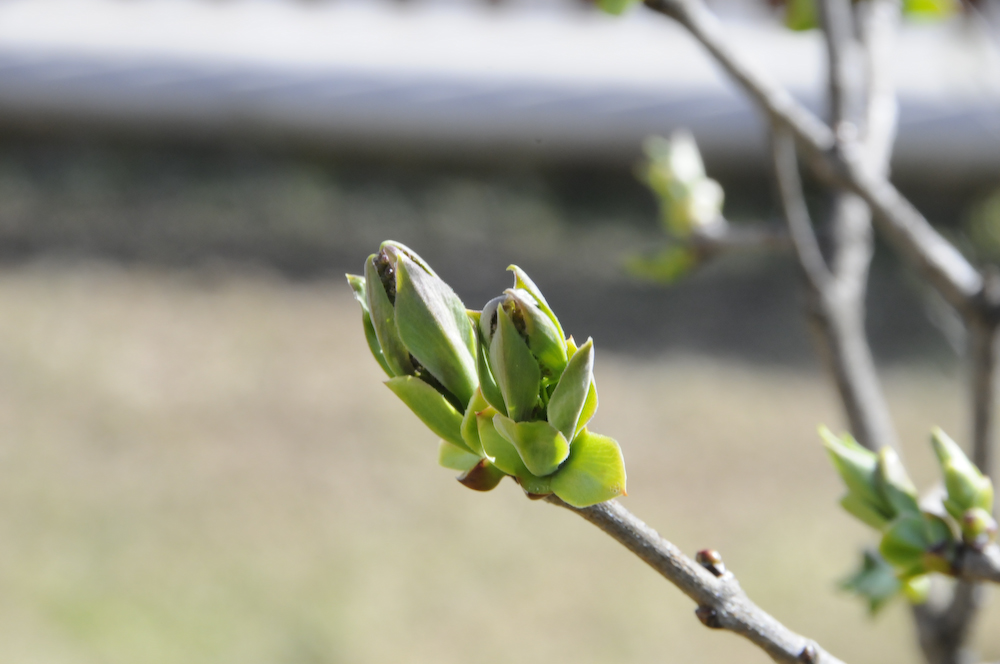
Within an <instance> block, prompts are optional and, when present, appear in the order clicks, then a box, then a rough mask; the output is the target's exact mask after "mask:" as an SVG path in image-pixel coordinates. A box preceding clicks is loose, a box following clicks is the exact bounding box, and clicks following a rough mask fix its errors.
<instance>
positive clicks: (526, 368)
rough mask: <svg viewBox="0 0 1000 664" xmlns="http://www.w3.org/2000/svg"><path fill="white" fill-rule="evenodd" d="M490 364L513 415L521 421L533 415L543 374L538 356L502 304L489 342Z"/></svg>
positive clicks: (509, 411)
mask: <svg viewBox="0 0 1000 664" xmlns="http://www.w3.org/2000/svg"><path fill="white" fill-rule="evenodd" d="M490 368H491V369H492V370H493V377H494V378H496V381H497V386H498V387H499V388H500V393H501V394H502V395H503V402H504V404H506V406H507V414H508V415H509V416H510V417H511V419H513V420H516V421H518V422H522V421H524V420H527V419H528V418H530V417H531V414H532V411H534V409H535V403H536V402H537V401H538V388H539V383H540V382H541V379H542V374H541V371H540V370H539V369H538V363H537V362H536V361H535V356H534V355H532V354H531V351H530V350H528V345H527V344H526V343H524V339H522V338H521V335H520V334H518V332H517V328H515V327H514V323H513V322H512V321H511V319H510V317H509V316H508V315H507V312H505V311H504V310H503V307H499V308H498V309H497V329H496V332H494V334H493V342H492V344H491V345H490Z"/></svg>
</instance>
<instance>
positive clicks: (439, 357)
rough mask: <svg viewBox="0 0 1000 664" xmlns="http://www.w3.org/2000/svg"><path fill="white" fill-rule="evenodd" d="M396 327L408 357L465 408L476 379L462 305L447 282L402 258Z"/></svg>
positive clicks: (398, 272)
mask: <svg viewBox="0 0 1000 664" xmlns="http://www.w3.org/2000/svg"><path fill="white" fill-rule="evenodd" d="M396 328H397V329H398V330H399V337H400V338H401V339H402V340H403V343H404V344H406V347H407V348H408V349H409V351H410V353H411V354H412V355H413V357H415V358H417V361H418V362H420V364H422V365H423V366H424V367H426V368H427V370H428V371H430V372H431V374H432V375H433V376H434V377H435V378H437V379H438V380H439V381H441V384H442V385H444V386H445V388H446V389H448V391H450V392H451V393H452V394H454V395H455V397H457V398H458V400H459V401H460V402H461V404H462V406H463V407H464V406H465V405H467V404H468V403H469V399H471V398H472V393H473V392H474V391H475V389H476V385H477V384H478V379H477V377H476V360H475V357H476V346H475V343H476V341H475V336H474V333H473V331H472V323H471V322H470V321H469V316H468V314H466V313H465V305H464V304H462V301H461V300H460V299H458V296H457V295H455V292H454V291H453V290H452V289H451V287H450V286H448V284H446V283H445V282H443V281H441V279H439V278H438V277H436V276H434V275H432V274H430V273H429V272H427V271H426V270H425V269H424V268H422V267H421V266H420V265H418V264H416V263H414V262H413V261H412V260H410V259H409V258H407V257H406V256H405V255H401V256H399V258H398V260H397V261H396Z"/></svg>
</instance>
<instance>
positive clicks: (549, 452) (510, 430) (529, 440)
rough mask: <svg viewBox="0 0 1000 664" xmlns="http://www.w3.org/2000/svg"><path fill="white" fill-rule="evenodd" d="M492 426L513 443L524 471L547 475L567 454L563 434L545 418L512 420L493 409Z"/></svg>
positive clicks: (567, 449) (542, 475)
mask: <svg viewBox="0 0 1000 664" xmlns="http://www.w3.org/2000/svg"><path fill="white" fill-rule="evenodd" d="M493 426H494V427H496V430H497V433H499V434H500V435H501V436H503V437H504V438H506V439H507V440H508V441H509V442H510V444H511V445H513V446H514V449H516V450H517V453H518V455H519V456H520V457H521V461H523V462H524V466H525V467H526V468H527V469H528V472H530V473H531V474H532V475H535V476H537V477H545V476H546V475H551V474H552V473H554V472H555V471H556V469H557V468H559V464H561V463H562V462H563V461H565V460H566V457H567V456H569V443H567V442H566V438H565V437H564V436H563V435H562V434H561V433H559V432H558V431H557V430H556V429H555V427H553V426H552V425H551V424H549V423H548V422H545V421H539V422H515V421H514V420H512V419H510V418H509V417H504V416H503V415H501V414H500V413H497V414H496V415H494V416H493Z"/></svg>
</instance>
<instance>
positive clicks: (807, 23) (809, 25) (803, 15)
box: [785, 0, 819, 31]
mask: <svg viewBox="0 0 1000 664" xmlns="http://www.w3.org/2000/svg"><path fill="white" fill-rule="evenodd" d="M785 25H786V26H787V27H789V28H791V29H792V30H797V31H802V30H812V29H813V28H818V27H819V18H818V14H817V12H816V1H815V0H787V3H786V5H785Z"/></svg>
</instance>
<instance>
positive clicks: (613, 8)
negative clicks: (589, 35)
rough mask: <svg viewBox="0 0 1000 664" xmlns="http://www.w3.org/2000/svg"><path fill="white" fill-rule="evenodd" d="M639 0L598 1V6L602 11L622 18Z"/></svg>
mask: <svg viewBox="0 0 1000 664" xmlns="http://www.w3.org/2000/svg"><path fill="white" fill-rule="evenodd" d="M636 1H637V0H597V6H598V7H599V8H600V9H601V11H603V12H605V13H607V14H612V15H614V16H620V15H622V14H624V13H625V10H626V9H628V8H629V7H631V6H632V5H633V4H635V2H636Z"/></svg>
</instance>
